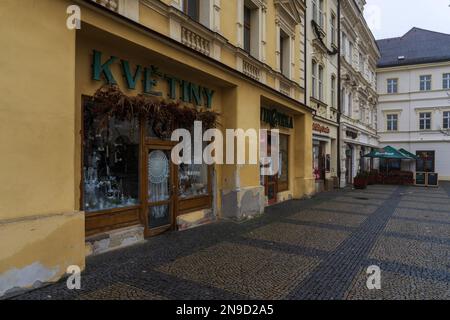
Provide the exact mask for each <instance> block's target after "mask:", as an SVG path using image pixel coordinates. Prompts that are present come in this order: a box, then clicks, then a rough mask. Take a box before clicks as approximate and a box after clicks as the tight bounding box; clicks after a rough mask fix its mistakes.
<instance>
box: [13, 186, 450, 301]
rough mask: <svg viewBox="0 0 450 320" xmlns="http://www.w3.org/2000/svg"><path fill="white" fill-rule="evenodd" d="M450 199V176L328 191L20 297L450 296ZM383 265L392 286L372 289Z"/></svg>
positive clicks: (160, 241)
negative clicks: (436, 182) (432, 182)
mask: <svg viewBox="0 0 450 320" xmlns="http://www.w3.org/2000/svg"><path fill="white" fill-rule="evenodd" d="M355 198H360V199H355ZM350 199H353V200H354V201H348V200H350ZM366 199H367V200H366ZM448 199H450V183H443V184H442V185H441V187H440V188H437V189H431V188H430V189H423V188H417V187H405V186H399V187H396V186H369V188H368V189H367V190H350V189H345V190H335V191H332V192H329V193H322V194H319V195H317V196H315V197H313V198H311V199H307V200H294V201H288V202H285V203H282V204H279V205H275V206H271V207H269V208H267V209H266V214H264V215H262V216H260V217H258V218H255V219H252V220H249V221H244V222H240V223H235V222H231V221H227V220H221V221H219V222H217V223H214V224H210V225H208V226H203V227H200V228H196V229H192V230H188V231H185V232H169V233H166V234H164V235H161V236H158V237H154V238H151V239H148V240H147V241H146V242H145V243H143V244H141V245H137V246H133V247H130V248H126V249H123V250H117V251H114V252H110V253H106V254H103V255H99V256H96V257H91V258H89V259H88V260H87V269H86V271H85V272H83V274H82V290H80V291H73V290H68V289H67V287H66V284H65V281H64V280H62V281H60V282H59V283H57V284H54V285H50V286H46V287H44V288H41V289H38V290H35V291H32V292H29V293H26V294H23V295H21V296H17V297H15V299H18V300H25V299H28V300H31V299H39V300H41V299H42V300H45V299H58V300H59V299H99V300H101V299H126V300H133V299H145V300H147V299H148V300H151V299H165V298H167V299H194V300H200V299H226V300H234V299H450V296H449V291H448V288H449V285H450V240H449V238H450V237H449V229H448V228H449V226H450V220H449V219H450V207H449V206H448V205H447V203H446V201H447V200H448ZM446 206H447V207H446ZM442 209H446V210H442ZM374 264H375V265H379V266H380V267H381V270H382V286H383V288H382V291H379V292H368V291H367V289H366V286H365V282H366V280H367V275H366V274H365V272H364V271H365V269H366V268H367V267H368V266H369V265H374Z"/></svg>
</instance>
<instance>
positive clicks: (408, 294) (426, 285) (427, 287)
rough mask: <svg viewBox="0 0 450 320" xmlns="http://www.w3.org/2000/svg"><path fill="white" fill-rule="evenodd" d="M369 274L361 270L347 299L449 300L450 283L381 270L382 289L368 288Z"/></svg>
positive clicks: (346, 296) (347, 294) (348, 292)
mask: <svg viewBox="0 0 450 320" xmlns="http://www.w3.org/2000/svg"><path fill="white" fill-rule="evenodd" d="M367 279H368V274H367V273H366V271H365V270H361V271H360V272H359V274H358V276H357V277H355V279H354V281H353V283H352V284H351V286H350V288H349V290H348V291H347V293H346V295H345V298H346V299H350V300H411V299H415V300H448V299H450V284H449V282H445V281H439V280H428V279H426V280H424V279H421V278H418V277H413V276H408V275H403V274H399V273H393V272H385V271H383V270H381V289H380V290H369V289H368V288H367Z"/></svg>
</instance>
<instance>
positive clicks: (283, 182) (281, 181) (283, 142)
mask: <svg viewBox="0 0 450 320" xmlns="http://www.w3.org/2000/svg"><path fill="white" fill-rule="evenodd" d="M279 157H280V162H279V163H280V170H279V172H278V191H286V190H288V189H289V136H287V135H284V134H280V155H279Z"/></svg>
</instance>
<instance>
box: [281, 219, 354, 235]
mask: <svg viewBox="0 0 450 320" xmlns="http://www.w3.org/2000/svg"><path fill="white" fill-rule="evenodd" d="M280 222H282V223H289V224H294V225H298V226H308V227H317V228H322V229H329V230H335V231H345V232H353V231H355V230H356V229H357V227H348V226H343V225H337V224H328V223H321V222H311V221H300V220H294V219H289V218H287V219H282V220H281V221H280Z"/></svg>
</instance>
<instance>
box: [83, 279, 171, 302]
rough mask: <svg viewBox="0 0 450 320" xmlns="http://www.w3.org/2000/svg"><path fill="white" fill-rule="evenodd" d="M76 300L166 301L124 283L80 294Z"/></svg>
mask: <svg viewBox="0 0 450 320" xmlns="http://www.w3.org/2000/svg"><path fill="white" fill-rule="evenodd" d="M77 299H78V300H166V299H165V298H164V297H161V296H159V295H155V294H152V293H150V292H147V291H144V290H142V289H139V288H135V287H133V286H130V285H128V284H125V283H121V282H118V283H115V284H113V285H111V286H108V287H106V288H102V289H99V290H95V291H92V292H89V293H87V294H82V295H80V296H79V297H78V298H77Z"/></svg>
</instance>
